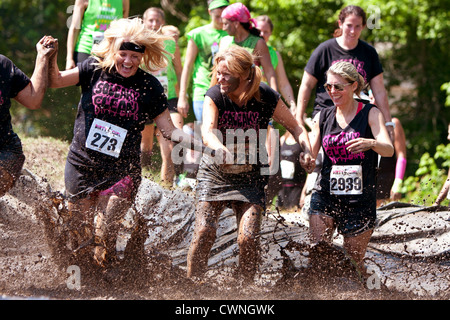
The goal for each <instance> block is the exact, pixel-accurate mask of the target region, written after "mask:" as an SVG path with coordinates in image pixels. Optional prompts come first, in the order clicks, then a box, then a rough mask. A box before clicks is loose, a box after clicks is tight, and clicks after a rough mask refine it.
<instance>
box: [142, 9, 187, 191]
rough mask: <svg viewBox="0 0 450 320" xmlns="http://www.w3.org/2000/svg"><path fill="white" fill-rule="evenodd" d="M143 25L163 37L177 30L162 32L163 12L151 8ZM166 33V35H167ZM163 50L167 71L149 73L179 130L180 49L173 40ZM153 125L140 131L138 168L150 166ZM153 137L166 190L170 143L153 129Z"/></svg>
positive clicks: (169, 180)
mask: <svg viewBox="0 0 450 320" xmlns="http://www.w3.org/2000/svg"><path fill="white" fill-rule="evenodd" d="M143 21H144V25H145V27H146V28H147V29H149V30H153V31H154V32H158V33H162V34H164V35H167V36H173V35H174V34H176V33H177V31H178V29H176V30H173V28H175V27H173V26H172V28H171V29H164V28H163V26H164V24H165V23H166V19H165V14H164V11H163V10H162V9H160V8H156V7H151V8H148V9H147V10H146V11H145V12H144V15H143ZM167 33H170V34H167ZM164 45H165V50H166V51H167V52H169V53H170V55H168V57H167V59H168V64H167V67H166V68H164V69H161V70H159V71H157V72H153V75H154V76H155V77H156V78H157V79H158V80H159V82H160V83H161V85H162V86H163V88H164V93H165V95H166V96H167V102H168V103H169V106H168V108H169V112H170V117H171V118H172V122H173V124H174V125H175V126H176V127H177V128H179V129H182V128H183V117H187V111H188V110H181V112H179V111H178V109H177V104H178V83H179V81H180V77H181V70H182V65H181V57H180V48H179V47H178V42H177V41H176V39H175V38H172V39H168V40H165V41H164ZM154 130H155V125H154V123H153V120H150V121H148V122H147V123H146V125H145V129H144V130H143V131H142V142H141V164H142V166H148V165H150V163H151V154H152V150H153V135H154ZM156 137H157V139H158V142H159V146H160V149H161V158H162V165H161V181H162V182H163V183H164V184H167V185H168V186H172V185H173V180H174V175H175V166H174V163H173V161H172V158H171V154H172V149H173V143H172V141H170V140H168V139H166V138H164V137H163V136H162V134H161V132H160V131H159V130H158V128H156Z"/></svg>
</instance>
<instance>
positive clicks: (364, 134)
mask: <svg viewBox="0 0 450 320" xmlns="http://www.w3.org/2000/svg"><path fill="white" fill-rule="evenodd" d="M364 85H365V83H364V79H363V77H362V76H361V75H360V74H359V73H358V71H357V69H356V68H355V67H354V65H353V64H351V63H349V62H338V63H336V64H334V65H332V66H331V67H330V68H329V69H328V71H327V73H326V83H325V86H324V88H325V90H326V92H327V94H328V95H329V97H330V99H331V101H332V102H333V106H331V107H329V108H325V109H322V110H321V111H320V112H319V113H317V114H316V116H315V118H314V120H313V130H312V137H311V148H312V151H313V152H312V153H313V157H315V156H316V155H317V153H318V152H319V149H320V148H321V147H322V148H323V150H324V158H323V165H322V169H321V171H320V174H319V177H318V179H317V181H316V185H315V191H314V193H313V195H312V197H311V204H310V212H309V213H310V220H309V221H310V232H311V236H312V240H313V243H314V244H319V243H326V244H331V241H332V235H333V232H334V230H335V229H337V231H338V232H339V233H340V234H342V235H343V237H344V250H345V252H346V254H347V255H348V256H349V258H350V259H351V260H352V261H353V262H354V263H355V265H356V266H357V267H358V271H359V272H361V273H362V274H364V271H365V270H364V263H363V259H364V255H365V252H366V248H367V244H368V243H369V240H370V237H371V235H372V231H373V227H374V225H375V218H376V165H377V159H378V155H381V156H382V157H390V156H392V155H393V152H394V148H393V146H392V143H391V140H390V138H389V134H388V132H387V129H386V126H385V123H384V122H385V119H384V116H383V114H382V113H381V111H380V110H379V109H378V108H376V107H375V106H374V105H372V104H366V105H364V104H363V103H362V102H358V101H357V100H355V99H354V98H353V97H354V94H356V95H357V96H359V94H360V92H361V90H362V88H363V87H364ZM312 264H313V265H314V260H313V261H312Z"/></svg>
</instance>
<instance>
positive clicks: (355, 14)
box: [296, 5, 394, 141]
mask: <svg viewBox="0 0 450 320" xmlns="http://www.w3.org/2000/svg"><path fill="white" fill-rule="evenodd" d="M338 24H339V28H338V29H337V30H336V31H335V34H334V36H335V37H334V38H333V39H330V40H327V41H325V42H323V43H321V44H320V45H319V46H318V47H317V48H316V49H315V50H314V52H313V53H312V55H311V57H310V58H309V61H308V63H307V65H306V67H305V72H304V73H303V78H302V82H301V85H300V90H299V93H298V99H297V116H296V118H297V121H299V122H300V123H302V124H303V123H304V121H305V120H306V118H307V117H306V107H307V105H308V102H309V99H310V97H311V93H312V91H313V90H314V89H315V91H316V98H315V101H314V110H313V113H312V118H313V117H314V116H315V115H316V114H317V113H318V112H319V111H320V110H323V109H324V108H328V107H330V106H332V105H333V102H332V100H331V99H330V97H329V95H328V94H327V92H326V90H325V88H324V84H325V82H326V77H325V74H326V71H327V70H328V68H329V67H330V66H332V65H333V64H334V63H336V62H339V61H348V62H351V63H353V65H354V66H355V67H356V68H357V70H358V72H359V73H360V74H361V75H362V76H363V77H364V81H365V82H366V83H368V84H369V85H370V87H371V88H372V90H373V95H374V98H375V101H376V105H377V106H378V108H379V109H380V110H381V112H382V113H383V116H384V118H385V120H386V122H387V123H388V124H389V125H390V124H391V122H392V121H391V113H390V111H389V102H388V98H387V92H386V89H385V87H384V80H383V68H382V66H381V63H380V60H379V58H378V53H377V51H376V50H375V48H373V47H372V46H371V45H369V44H368V43H366V42H364V41H362V40H360V39H359V38H360V35H361V32H362V31H363V29H364V28H365V27H366V13H365V12H364V10H363V9H362V8H360V7H358V6H353V5H352V6H347V7H345V8H344V9H342V10H341V12H340V13H339V20H338ZM387 128H388V132H389V136H390V137H391V140H392V141H394V128H393V127H392V126H387Z"/></svg>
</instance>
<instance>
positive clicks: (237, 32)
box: [219, 2, 278, 91]
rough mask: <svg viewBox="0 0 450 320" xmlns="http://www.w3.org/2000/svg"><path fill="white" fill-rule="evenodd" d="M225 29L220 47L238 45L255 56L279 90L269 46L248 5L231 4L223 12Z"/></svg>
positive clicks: (268, 78) (266, 75)
mask: <svg viewBox="0 0 450 320" xmlns="http://www.w3.org/2000/svg"><path fill="white" fill-rule="evenodd" d="M222 22H223V29H224V30H225V31H226V32H227V33H228V36H226V37H224V38H223V39H221V40H220V44H219V46H220V49H221V50H223V49H226V48H229V47H230V46H232V45H238V46H240V47H242V48H244V49H246V50H247V51H248V52H250V53H251V54H252V55H253V56H254V57H256V58H255V65H256V66H258V67H261V69H262V70H263V72H264V77H265V79H266V80H267V83H268V84H269V86H270V87H271V88H272V89H273V90H275V91H277V89H278V87H277V80H276V78H275V70H274V67H273V66H272V62H271V59H270V53H269V48H268V47H267V44H266V41H264V39H263V38H262V37H261V32H260V30H259V29H257V28H256V23H255V20H254V19H252V18H251V15H250V12H249V11H248V9H247V7H246V6H245V5H243V4H242V3H240V2H236V3H233V4H232V5H229V6H228V7H227V8H225V10H223V12H222Z"/></svg>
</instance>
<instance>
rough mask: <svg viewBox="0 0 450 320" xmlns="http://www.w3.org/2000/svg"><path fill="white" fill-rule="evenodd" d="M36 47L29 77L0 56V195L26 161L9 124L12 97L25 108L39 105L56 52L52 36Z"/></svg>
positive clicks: (18, 140) (16, 136) (9, 187)
mask: <svg viewBox="0 0 450 320" xmlns="http://www.w3.org/2000/svg"><path fill="white" fill-rule="evenodd" d="M36 49H37V57H36V64H35V68H34V72H33V75H32V76H31V79H30V78H28V77H27V75H25V74H24V73H23V72H22V71H21V70H20V69H19V68H17V67H16V66H15V65H14V63H13V62H12V61H11V60H10V59H8V58H7V57H5V56H4V55H0V82H1V85H0V181H1V183H0V197H1V196H3V195H4V194H5V193H6V192H8V191H9V190H10V189H11V188H12V187H13V185H14V183H15V181H16V180H17V178H19V176H20V172H21V171H22V167H23V164H24V163H25V156H24V154H23V150H22V143H21V141H20V138H19V136H18V135H17V134H16V133H15V132H14V131H13V128H12V124H11V114H10V111H9V109H10V108H11V99H14V100H16V101H17V102H19V103H20V104H22V105H23V106H25V107H26V108H28V109H32V110H33V109H38V108H40V107H41V103H42V100H43V99H44V93H45V90H46V89H47V82H48V81H47V78H48V76H47V75H48V66H49V62H50V59H51V55H52V54H54V53H55V52H56V51H55V46H54V39H53V38H51V37H47V36H45V37H43V38H42V39H41V40H39V42H38V43H37V44H36Z"/></svg>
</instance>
